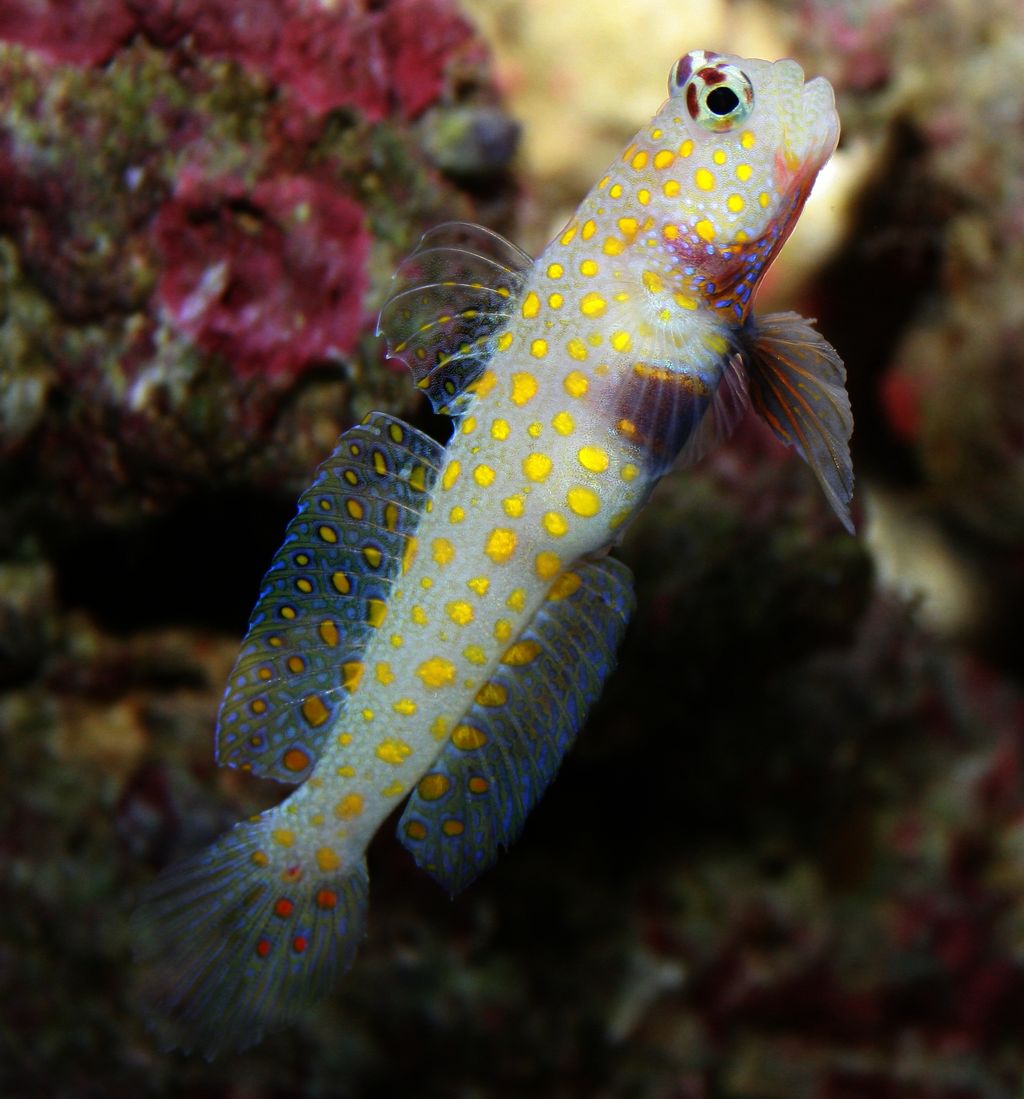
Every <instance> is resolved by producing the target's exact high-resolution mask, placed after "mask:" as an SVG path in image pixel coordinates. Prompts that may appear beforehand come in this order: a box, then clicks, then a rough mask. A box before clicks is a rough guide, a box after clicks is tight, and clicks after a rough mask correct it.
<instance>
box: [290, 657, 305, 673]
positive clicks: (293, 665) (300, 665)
mask: <svg viewBox="0 0 1024 1099" xmlns="http://www.w3.org/2000/svg"><path fill="white" fill-rule="evenodd" d="M305 670H306V662H305V660H303V659H302V657H301V656H290V657H288V671H290V672H304V671H305Z"/></svg>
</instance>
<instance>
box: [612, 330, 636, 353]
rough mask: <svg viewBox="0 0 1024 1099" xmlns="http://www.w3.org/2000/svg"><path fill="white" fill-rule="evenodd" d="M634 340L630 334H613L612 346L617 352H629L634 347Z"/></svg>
mask: <svg viewBox="0 0 1024 1099" xmlns="http://www.w3.org/2000/svg"><path fill="white" fill-rule="evenodd" d="M632 342H633V341H632V339H631V338H630V335H629V333H628V332H613V333H612V339H611V344H612V347H614V348H615V350H616V351H628V350H629V349H630V346H631V345H632Z"/></svg>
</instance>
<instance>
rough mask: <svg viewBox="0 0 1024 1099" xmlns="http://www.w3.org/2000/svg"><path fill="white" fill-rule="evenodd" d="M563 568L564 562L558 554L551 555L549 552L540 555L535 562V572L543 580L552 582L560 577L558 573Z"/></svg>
mask: <svg viewBox="0 0 1024 1099" xmlns="http://www.w3.org/2000/svg"><path fill="white" fill-rule="evenodd" d="M561 567H562V561H561V558H560V557H559V556H558V554H557V553H549V552H548V551H547V550H545V551H544V552H543V553H538V554H537V557H536V559H535V560H534V562H533V568H534V571H535V572H536V573H537V575H538V576H539V577H540V578H541V580H551V579H552V578H553V577H555V576H557V575H558V571H559V569H561Z"/></svg>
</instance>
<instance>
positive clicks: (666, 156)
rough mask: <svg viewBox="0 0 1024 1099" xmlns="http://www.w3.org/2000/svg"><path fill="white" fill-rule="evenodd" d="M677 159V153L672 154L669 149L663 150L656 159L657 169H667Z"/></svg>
mask: <svg viewBox="0 0 1024 1099" xmlns="http://www.w3.org/2000/svg"><path fill="white" fill-rule="evenodd" d="M675 159H676V154H675V153H670V152H669V151H668V149H662V150H661V152H660V153H658V154H657V155H656V156H655V158H654V167H655V168H667V167H668V166H669V165H670V164H672V163H673V161H674V160H675Z"/></svg>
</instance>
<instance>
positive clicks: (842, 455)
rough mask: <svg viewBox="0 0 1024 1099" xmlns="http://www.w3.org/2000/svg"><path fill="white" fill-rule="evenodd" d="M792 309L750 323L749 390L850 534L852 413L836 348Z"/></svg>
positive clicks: (843, 369) (843, 370)
mask: <svg viewBox="0 0 1024 1099" xmlns="http://www.w3.org/2000/svg"><path fill="white" fill-rule="evenodd" d="M811 323H812V322H811V321H808V320H805V319H804V318H803V317H801V316H799V315H798V314H796V313H771V314H769V315H768V316H766V317H757V318H756V319H755V320H754V322H753V338H752V340H751V344H750V393H751V398H752V400H753V404H754V407H755V408H756V409H757V411H758V412H759V413H760V414H761V416H762V417H763V418H764V419H765V421H766V422H767V423H768V425H769V426H770V427H771V429H772V431H774V432H775V434H776V435H777V436H778V437H779V438H780V439H781V440H782V441H783V442H784V443H785V444H786V445H787V446H791V447H793V449H794V450H796V452H797V453H798V454H799V455H800V456H801V457H802V458H803V459H804V461H805V462H807V464H808V465H809V466H810V467H811V469H812V470H813V471H814V475H815V477H817V478H818V482H819V484H820V485H821V487H822V489H823V490H824V492H825V496H826V498H827V499H828V502H829V503H830V504H831V505H832V508H833V510H834V511H835V513H836V515H837V516H838V517H839V521H840V522H841V523H842V524H843V526H844V527H846V529H847V530H848V531H849V532H850V533H851V534H853V533H854V530H853V522H852V520H851V519H850V500H851V498H852V497H853V465H852V463H851V461H850V436H851V435H852V434H853V415H852V413H851V412H850V398H849V396H848V395H847V392H846V368H845V367H844V366H843V360H842V359H841V358H840V357H839V354H838V352H837V351H836V349H835V348H834V347H833V346H832V345H831V344H830V343H829V342H828V340H826V339H825V337H824V336H822V335H821V334H820V333H819V332H817V331H816V330H815V329H814V328H812V327H811Z"/></svg>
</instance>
